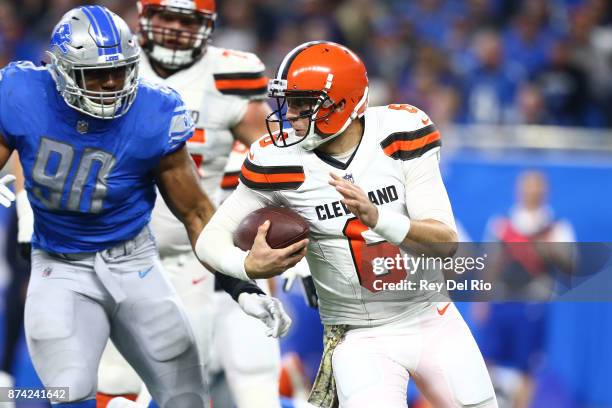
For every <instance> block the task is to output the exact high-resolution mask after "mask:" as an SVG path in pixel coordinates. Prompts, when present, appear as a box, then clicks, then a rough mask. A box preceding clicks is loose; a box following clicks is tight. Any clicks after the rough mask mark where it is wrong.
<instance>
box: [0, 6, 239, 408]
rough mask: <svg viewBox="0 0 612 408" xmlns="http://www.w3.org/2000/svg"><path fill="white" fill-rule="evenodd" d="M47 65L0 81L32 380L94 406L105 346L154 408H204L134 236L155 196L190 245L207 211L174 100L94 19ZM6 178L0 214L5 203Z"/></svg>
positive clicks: (143, 231)
mask: <svg viewBox="0 0 612 408" xmlns="http://www.w3.org/2000/svg"><path fill="white" fill-rule="evenodd" d="M49 55H50V58H51V63H50V64H49V65H48V66H47V67H35V66H34V65H32V64H31V63H12V64H10V65H9V66H8V67H6V68H4V69H3V70H2V71H0V135H1V136H0V168H2V167H3V166H4V165H5V164H6V162H7V161H8V159H9V156H10V154H11V152H12V151H14V150H16V151H18V153H19V156H20V160H21V163H22V166H23V170H24V176H25V187H26V190H27V192H28V198H29V200H30V203H31V206H32V209H33V211H34V235H33V239H32V247H33V252H32V276H31V280H30V284H29V288H28V298H27V302H26V311H25V320H26V322H25V329H26V338H27V342H28V347H29V351H30V355H31V356H32V360H33V362H34V366H35V368H36V371H37V373H38V375H39V376H40V378H41V380H42V382H43V384H44V385H45V387H47V388H48V387H68V391H69V393H68V394H67V395H62V394H61V393H58V394H57V395H56V397H65V398H63V399H62V400H61V401H60V400H59V399H56V400H55V401H54V402H55V403H57V405H55V406H56V407H62V408H63V407H85V408H95V399H94V398H95V392H96V376H97V367H98V362H99V359H100V355H101V353H102V350H103V349H104V346H105V345H106V341H107V339H108V338H109V336H110V337H111V338H112V339H113V341H114V343H115V345H116V346H117V348H118V349H119V350H120V351H121V353H122V354H123V355H124V356H125V357H126V359H128V361H129V362H130V364H131V365H132V366H133V367H134V368H135V369H136V370H137V372H138V373H139V375H140V376H141V378H142V379H143V380H144V381H145V383H146V384H147V387H148V388H149V390H150V391H151V394H152V395H153V397H154V399H155V400H156V401H157V402H158V403H159V405H160V406H161V407H162V408H169V407H172V408H201V407H206V406H208V395H207V393H208V390H207V387H206V385H205V381H204V379H203V375H202V367H201V363H200V358H199V356H198V352H197V350H196V347H195V345H194V337H193V333H192V332H191V329H190V327H189V325H188V323H187V319H186V317H185V314H184V312H183V311H182V308H181V306H180V305H179V302H178V300H177V297H176V294H175V293H174V291H173V289H172V288H171V286H170V284H169V283H168V281H167V280H166V278H164V275H163V274H162V273H161V272H162V271H161V264H160V262H159V259H158V256H157V251H156V247H155V242H154V239H153V237H152V235H151V233H150V231H149V229H148V226H147V224H148V223H149V220H150V214H151V210H152V208H153V205H154V203H155V197H156V189H155V186H156V185H157V186H158V187H159V190H160V191H161V193H162V195H163V196H164V198H165V200H166V202H167V203H168V205H169V206H170V208H171V209H172V210H173V211H174V213H175V214H176V215H177V217H178V218H179V219H180V220H181V221H182V222H183V223H184V224H185V228H186V229H187V231H188V234H189V238H190V240H191V242H192V244H195V242H196V241H197V239H198V237H199V234H200V232H201V231H202V229H203V227H204V225H205V224H206V222H207V221H208V219H209V218H210V216H211V215H212V213H213V207H212V205H211V203H210V201H209V200H208V198H207V196H206V195H205V194H204V193H203V192H202V190H201V189H200V187H199V185H198V181H197V178H196V174H195V168H194V166H193V163H192V161H191V159H190V157H189V155H188V153H187V151H186V148H185V141H186V140H187V139H189V137H190V136H191V135H192V132H193V122H192V119H191V116H190V114H189V112H188V111H187V110H186V108H185V106H184V105H183V102H182V101H181V99H180V97H179V96H178V94H177V93H176V92H174V91H172V90H170V89H169V88H165V87H160V86H153V85H150V84H147V83H144V82H142V81H138V62H139V58H140V57H139V48H138V44H137V41H136V38H135V37H134V36H133V35H132V33H131V32H130V30H129V28H128V27H127V25H126V23H125V22H124V21H123V20H121V19H120V18H119V17H118V16H117V15H115V14H113V13H111V12H109V11H108V10H107V9H105V8H102V7H98V6H87V7H81V8H77V9H74V10H72V11H70V12H68V13H67V14H66V15H65V16H64V17H63V18H62V20H61V21H60V22H59V23H58V25H57V26H56V27H55V29H54V34H53V36H52V40H51V50H50V52H49ZM10 181H11V177H9V178H4V179H2V180H0V204H4V205H6V204H8V203H9V202H10V201H11V200H13V199H14V196H13V195H12V194H11V193H10V191H8V190H7V189H6V187H5V184H6V183H8V182H10ZM245 290H248V289H245ZM58 402H59V403H58Z"/></svg>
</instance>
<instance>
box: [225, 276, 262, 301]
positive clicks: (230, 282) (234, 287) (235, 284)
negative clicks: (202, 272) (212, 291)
mask: <svg viewBox="0 0 612 408" xmlns="http://www.w3.org/2000/svg"><path fill="white" fill-rule="evenodd" d="M215 284H216V285H219V287H221V289H223V290H224V291H225V292H227V294H228V295H230V296H231V297H232V299H234V300H235V301H236V302H238V296H240V294H241V293H255V294H258V295H265V294H266V293H265V292H264V291H263V290H261V288H260V287H259V286H257V284H256V283H255V281H252V280H250V281H245V280H242V279H238V278H234V277H232V276H228V275H224V274H222V273H219V272H215Z"/></svg>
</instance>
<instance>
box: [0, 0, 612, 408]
mask: <svg viewBox="0 0 612 408" xmlns="http://www.w3.org/2000/svg"><path fill="white" fill-rule="evenodd" d="M95 3H97V4H104V5H106V6H108V7H109V8H110V9H112V10H114V11H116V12H117V13H119V14H120V15H121V16H122V17H124V18H125V19H126V20H127V21H128V22H129V23H130V24H131V25H132V27H133V28H136V27H137V12H136V6H135V2H134V1H101V2H95ZM217 3H218V12H219V19H218V24H217V29H216V31H215V33H214V35H213V42H214V43H215V45H218V46H222V47H223V46H224V47H229V48H236V49H241V50H247V51H253V52H256V53H257V54H258V55H259V56H260V57H261V58H262V59H263V60H264V62H265V63H266V66H267V67H268V71H269V74H272V72H273V70H274V68H275V67H276V65H277V64H278V62H279V61H280V60H281V59H282V57H283V56H284V55H285V53H286V52H287V51H289V50H290V49H291V48H293V47H294V46H295V45H297V44H299V43H302V42H304V41H307V40H317V39H328V40H333V41H337V42H340V43H343V44H346V45H348V46H349V47H351V48H352V49H354V50H355V51H356V52H357V53H358V54H359V55H360V56H362V57H363V59H364V62H365V63H366V66H367V68H368V71H369V76H370V84H371V98H370V104H371V105H377V104H386V103H391V102H393V103H398V102H401V103H410V104H413V105H416V106H418V107H420V108H422V109H423V110H425V111H426V112H428V113H429V114H430V116H431V117H432V119H433V120H434V121H435V122H436V123H437V124H438V126H439V127H441V128H442V130H443V133H442V134H443V141H444V142H443V143H444V147H443V154H442V171H443V175H444V178H445V182H446V185H447V189H448V192H449V195H450V198H451V202H452V204H453V208H454V211H455V216H456V218H457V219H458V220H459V221H460V222H461V224H462V225H463V227H464V229H465V231H466V233H467V235H468V236H469V237H470V238H471V239H472V240H474V241H479V240H481V239H482V237H483V235H484V231H485V226H486V223H487V220H488V219H489V218H490V217H491V216H492V215H494V214H503V213H504V212H506V211H507V210H508V208H509V207H510V206H511V204H512V203H513V200H514V183H515V179H516V177H517V175H518V174H519V173H520V172H521V171H523V170H526V169H537V170H540V171H542V172H543V173H544V174H545V175H546V176H547V177H548V179H549V182H550V190H551V191H550V202H551V205H552V206H553V208H554V209H555V213H556V216H557V217H560V218H564V219H567V220H569V221H570V222H571V223H572V225H573V226H574V228H575V231H576V236H577V240H578V241H580V242H610V241H612V240H611V239H610V236H611V234H612V233H611V231H612V205H610V201H611V199H612V192H611V188H610V187H611V186H612V184H611V181H610V180H612V130H610V127H612V4H611V3H610V2H608V1H605V0H549V1H544V0H530V1H527V0H524V1H512V0H466V1H451V0H447V1H444V0H414V1H407V0H403V1H400V0H395V1H393V0H387V1H373V0H291V1H289V0H217ZM79 4H83V2H79V1H71V0H14V1H7V0H0V66H4V65H5V64H6V63H8V62H9V61H11V60H16V59H25V60H31V61H34V62H36V63H38V62H39V61H40V60H41V59H42V50H43V49H44V48H45V47H46V44H47V41H48V40H47V37H48V35H49V33H50V31H51V28H52V26H53V24H54V23H55V22H57V20H58V19H59V17H60V16H61V15H62V14H63V12H64V11H66V10H67V9H69V8H71V7H73V6H75V5H79ZM11 217H14V210H13V209H11V210H4V208H1V209H0V224H1V225H2V227H1V228H0V231H1V232H2V233H0V235H6V233H7V232H8V231H9V229H8V225H9V224H10V220H11ZM7 238H8V239H9V240H10V239H11V238H12V237H11V236H8V237H7ZM0 241H2V240H1V239H0ZM8 259H9V261H7V260H6V259H0V294H2V296H6V293H5V292H3V290H4V288H5V287H6V285H7V282H8V279H9V277H10V276H11V273H14V271H13V269H14V268H13V266H14V265H13V263H12V261H10V259H12V256H11V254H9V256H8ZM279 296H280V297H282V298H283V300H285V303H286V305H287V306H288V307H287V308H288V311H289V313H290V314H291V315H292V317H293V318H294V327H293V328H292V331H291V332H290V335H289V336H288V337H287V338H286V339H284V340H283V342H282V346H283V350H284V352H285V353H288V352H291V351H294V352H297V353H298V354H299V356H300V358H301V359H302V361H303V363H304V366H305V370H306V373H307V375H308V376H310V377H312V376H313V375H314V371H315V370H316V365H317V363H318V357H319V353H320V349H321V345H320V343H321V341H320V336H321V326H320V323H319V321H318V316H317V315H316V312H315V311H313V310H309V309H307V308H306V307H305V306H304V304H303V301H302V299H301V295H300V293H299V290H294V291H293V292H291V293H289V294H279ZM460 308H461V310H462V312H463V314H464V316H465V318H466V320H468V322H470V323H471V326H472V329H473V330H474V332H475V335H476V337H477V339H478V338H479V327H478V324H477V323H476V322H473V321H471V317H472V315H473V314H472V309H473V307H472V305H469V304H463V305H460ZM549 312H550V315H549V319H548V321H547V331H546V337H545V344H546V345H545V355H544V358H543V359H542V364H541V365H540V366H539V368H538V370H537V373H536V379H537V387H536V395H535V399H534V402H533V404H532V406H535V407H552V406H554V407H568V408H569V407H612V392H611V391H610V384H611V374H610V373H611V372H612V351H610V349H611V345H612V304H609V303H597V302H583V303H554V304H551V305H550V309H549ZM1 316H2V310H0V319H1V318H2V317H1ZM1 327H2V326H1V325H0V343H2V341H3V338H4V334H3V332H2V328H1ZM406 346H407V347H409V345H406ZM14 374H15V378H16V381H17V385H21V386H32V385H34V384H36V383H37V379H36V378H35V376H34V374H33V371H32V368H31V365H30V363H29V360H28V358H27V351H26V349H25V346H24V345H23V343H22V344H21V346H20V348H19V350H18V351H17V358H16V359H15V367H14Z"/></svg>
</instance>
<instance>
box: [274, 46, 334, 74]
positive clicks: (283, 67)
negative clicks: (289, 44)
mask: <svg viewBox="0 0 612 408" xmlns="http://www.w3.org/2000/svg"><path fill="white" fill-rule="evenodd" d="M322 42H323V41H311V42H308V43H306V44H302V45H298V46H297V47H295V48H294V49H293V50H291V51H290V52H289V54H287V55H286V56H285V58H284V59H283V62H281V64H280V66H279V67H278V72H277V76H276V79H287V74H288V71H289V67H290V66H291V63H292V62H293V60H294V59H295V58H296V57H297V56H298V54H299V53H300V52H301V51H302V50H305V49H306V48H309V47H312V46H313V45H316V44H321V43H322Z"/></svg>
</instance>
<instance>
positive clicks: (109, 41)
mask: <svg viewBox="0 0 612 408" xmlns="http://www.w3.org/2000/svg"><path fill="white" fill-rule="evenodd" d="M91 9H92V14H93V16H94V18H95V19H96V21H97V22H98V26H99V27H100V32H101V34H102V39H104V40H105V41H104V46H105V47H108V46H111V47H110V48H103V49H102V55H109V54H117V53H118V52H119V49H118V47H117V44H118V43H119V36H118V35H116V34H115V30H114V28H113V25H112V24H111V23H112V19H110V16H109V15H107V14H106V13H105V12H104V8H102V7H100V6H93V7H92V8H91ZM113 46H114V47H113Z"/></svg>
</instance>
